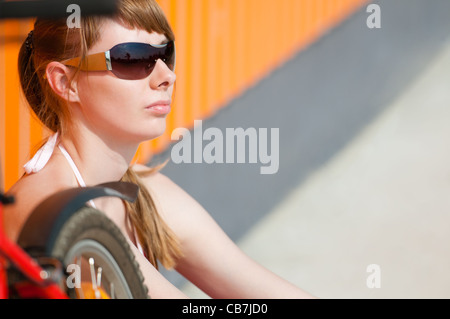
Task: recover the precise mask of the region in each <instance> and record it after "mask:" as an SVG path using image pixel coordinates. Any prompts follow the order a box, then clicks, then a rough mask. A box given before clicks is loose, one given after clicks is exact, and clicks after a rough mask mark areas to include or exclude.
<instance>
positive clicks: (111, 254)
mask: <svg viewBox="0 0 450 319" xmlns="http://www.w3.org/2000/svg"><path fill="white" fill-rule="evenodd" d="M49 251H50V252H51V257H54V258H57V259H59V260H61V261H62V262H63V264H64V267H68V266H69V264H70V262H71V260H72V259H73V256H72V255H74V254H78V253H80V254H88V255H89V254H91V255H92V254H93V255H96V257H97V258H99V256H100V259H103V260H102V261H101V265H100V266H102V268H103V267H105V268H104V269H107V270H108V274H109V275H108V276H109V278H107V280H109V281H112V280H118V281H119V280H120V283H121V284H122V285H126V287H124V288H123V290H124V291H126V293H125V292H123V293H120V294H119V293H118V292H116V293H117V296H115V297H116V298H117V299H147V298H149V295H148V288H147V286H146V285H145V284H144V276H143V275H142V272H141V270H140V268H139V265H138V263H137V262H136V260H135V257H134V254H133V252H132V251H131V249H130V246H129V244H128V242H127V240H126V239H125V237H124V235H123V234H122V232H121V231H120V229H119V228H118V227H117V226H116V225H115V224H114V222H113V221H111V220H110V219H109V218H108V217H107V216H106V215H105V214H104V213H102V212H101V211H99V210H97V209H94V208H91V207H83V208H81V209H80V210H79V211H77V212H76V213H75V214H73V216H72V217H71V218H70V219H69V220H67V222H66V223H65V224H64V225H63V226H62V228H61V230H60V232H59V233H58V236H57V238H56V240H55V241H54V244H53V247H49ZM83 258H86V256H84V257H83ZM65 269H67V268H65ZM112 272H116V273H114V274H112V275H111V274H110V273H112ZM113 276H117V278H119V279H117V278H116V279H114V278H112V277H113ZM118 281H117V282H118ZM74 291H75V289H69V296H70V297H71V298H75V295H74Z"/></svg>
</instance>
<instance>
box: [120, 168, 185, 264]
mask: <svg viewBox="0 0 450 319" xmlns="http://www.w3.org/2000/svg"><path fill="white" fill-rule="evenodd" d="M160 169H162V166H160V167H156V168H152V169H149V170H148V171H146V172H143V173H136V172H135V171H134V170H133V169H131V168H130V169H129V170H128V171H127V173H126V174H125V176H124V177H123V178H122V181H123V182H130V183H134V184H136V185H138V186H139V189H140V190H139V195H138V199H137V200H136V202H134V203H132V204H130V203H126V207H127V219H128V221H129V224H130V225H133V227H134V228H135V229H130V233H134V232H135V231H136V233H137V239H138V240H139V242H140V244H141V245H142V248H143V249H144V252H145V253H146V257H147V259H148V260H149V261H150V262H151V263H152V264H153V266H155V267H156V269H158V264H157V260H159V261H160V262H161V264H162V265H163V266H164V267H165V268H168V269H170V268H173V267H175V265H176V263H177V260H178V259H179V257H181V255H182V254H181V250H180V244H179V242H178V239H177V238H176V236H175V235H174V234H173V232H172V230H171V229H170V228H169V227H168V226H167V224H166V223H165V222H164V220H163V219H162V218H161V216H160V215H159V213H158V211H157V209H156V206H155V203H154V201H153V198H152V196H151V195H150V192H149V190H148V189H147V187H146V186H145V185H143V183H142V181H141V177H140V176H139V175H141V176H146V175H150V174H153V173H154V172H156V171H159V170H160Z"/></svg>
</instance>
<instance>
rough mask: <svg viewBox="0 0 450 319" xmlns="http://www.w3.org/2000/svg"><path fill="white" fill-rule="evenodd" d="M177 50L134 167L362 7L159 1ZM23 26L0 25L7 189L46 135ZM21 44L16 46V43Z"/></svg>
mask: <svg viewBox="0 0 450 319" xmlns="http://www.w3.org/2000/svg"><path fill="white" fill-rule="evenodd" d="M158 2H159V4H160V5H161V7H162V8H163V10H164V11H165V12H166V15H167V17H168V19H169V21H170V23H171V24H172V26H173V28H174V31H175V34H176V38H177V39H176V43H177V70H176V72H177V87H176V96H175V99H174V108H173V112H172V113H171V115H170V116H169V117H168V120H167V122H168V127H167V131H166V133H165V134H164V135H163V136H162V137H160V138H158V139H156V140H154V141H151V142H148V143H144V144H143V145H142V146H141V148H140V150H139V152H138V155H137V157H136V160H138V161H139V162H141V163H146V162H148V161H149V160H150V159H151V157H152V155H154V154H157V153H160V152H162V151H164V150H165V149H167V147H168V146H169V145H170V143H171V140H170V136H171V132H172V131H173V130H174V129H175V128H178V127H187V128H192V126H193V123H194V120H201V119H206V118H209V117H211V116H213V115H214V114H215V113H216V112H217V111H218V110H219V109H220V108H222V107H224V106H226V105H227V103H228V102H229V101H230V100H231V99H234V98H236V97H238V96H239V94H241V93H242V92H244V91H245V90H247V89H249V88H250V87H251V86H252V85H254V84H256V83H257V82H258V81H259V80H261V79H262V78H263V77H265V76H266V75H268V74H269V73H270V72H271V71H272V70H274V69H275V68H277V67H278V66H279V65H280V64H282V63H283V62H285V61H286V60H287V59H289V58H290V57H291V56H292V55H293V54H295V53H297V52H299V51H300V50H302V49H304V48H306V47H307V46H308V45H309V44H311V43H312V42H314V41H316V40H317V39H318V38H320V36H321V35H322V34H323V33H324V32H326V31H327V30H329V29H330V28H333V27H335V26H336V25H338V24H339V23H340V22H341V21H343V20H344V19H346V18H347V17H348V16H349V15H351V14H352V13H353V12H355V11H356V10H357V9H359V8H360V7H361V6H362V5H364V4H365V3H367V0H278V1H273V0H271V1H269V0H190V1H186V0H159V1H158ZM31 27H32V21H30V20H26V21H24V20H21V21H16V20H9V21H4V22H0V163H1V168H0V169H1V174H0V176H1V177H0V179H3V180H0V186H1V185H2V184H3V186H4V189H5V190H7V189H9V187H11V186H12V185H13V184H14V183H15V182H16V181H17V179H18V178H19V177H20V176H21V175H22V174H23V169H22V166H23V164H24V163H25V162H26V161H27V160H28V158H29V156H30V155H31V153H32V152H33V150H34V148H35V146H36V144H38V143H39V142H40V141H41V140H42V139H43V138H44V137H45V135H46V131H45V130H44V129H43V128H42V127H41V125H40V124H39V123H38V122H37V121H36V120H35V119H34V118H33V116H32V115H30V113H29V111H28V109H27V106H26V102H25V101H24V99H23V97H22V95H21V92H20V89H19V82H18V74H17V70H16V65H17V56H18V51H19V48H20V44H21V42H20V41H23V39H24V38H25V37H26V35H27V34H28V32H29V31H30V30H31ZM18 40H20V41H18Z"/></svg>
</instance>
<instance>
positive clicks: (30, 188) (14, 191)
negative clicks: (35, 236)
mask: <svg viewBox="0 0 450 319" xmlns="http://www.w3.org/2000/svg"><path fill="white" fill-rule="evenodd" d="M68 187H70V184H69V183H67V181H65V179H64V178H61V176H59V178H55V176H52V175H48V174H32V175H26V176H23V177H22V178H21V179H19V180H18V181H17V183H16V184H14V185H13V186H12V187H11V188H10V189H9V190H8V192H7V195H8V196H12V197H14V204H12V205H8V206H6V207H5V208H4V223H5V229H6V232H7V236H8V237H9V238H10V239H12V240H16V239H17V236H18V235H19V232H20V230H21V228H22V226H23V224H24V223H25V221H26V220H27V219H28V217H29V216H30V214H31V213H32V212H33V210H34V209H35V208H36V207H37V206H38V205H39V204H40V203H41V202H42V201H44V200H45V199H46V198H48V197H49V196H50V195H52V194H54V193H56V192H58V191H61V190H63V189H66V188H68Z"/></svg>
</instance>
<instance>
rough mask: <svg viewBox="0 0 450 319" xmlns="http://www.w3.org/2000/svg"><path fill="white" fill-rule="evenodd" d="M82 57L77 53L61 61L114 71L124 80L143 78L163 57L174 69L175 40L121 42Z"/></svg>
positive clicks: (91, 68) (89, 68) (82, 68)
mask: <svg viewBox="0 0 450 319" xmlns="http://www.w3.org/2000/svg"><path fill="white" fill-rule="evenodd" d="M81 60H82V58H81V57H78V58H74V59H70V60H66V61H63V62H62V63H63V64H64V65H67V66H72V67H76V68H79V69H80V70H81V71H111V72H112V73H113V74H114V75H115V76H116V77H118V78H119V79H123V80H142V79H145V78H146V77H148V76H149V75H150V74H151V73H152V72H153V70H154V68H155V65H156V62H157V61H158V60H162V61H163V62H164V63H165V64H166V65H167V67H168V68H169V69H170V70H172V71H174V70H175V43H174V41H170V42H168V43H165V44H161V45H156V44H147V43H135V42H130V43H122V44H118V45H116V46H115V47H113V48H112V49H111V50H109V51H106V52H101V53H96V54H92V55H88V56H87V57H86V58H85V59H83V61H81Z"/></svg>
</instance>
